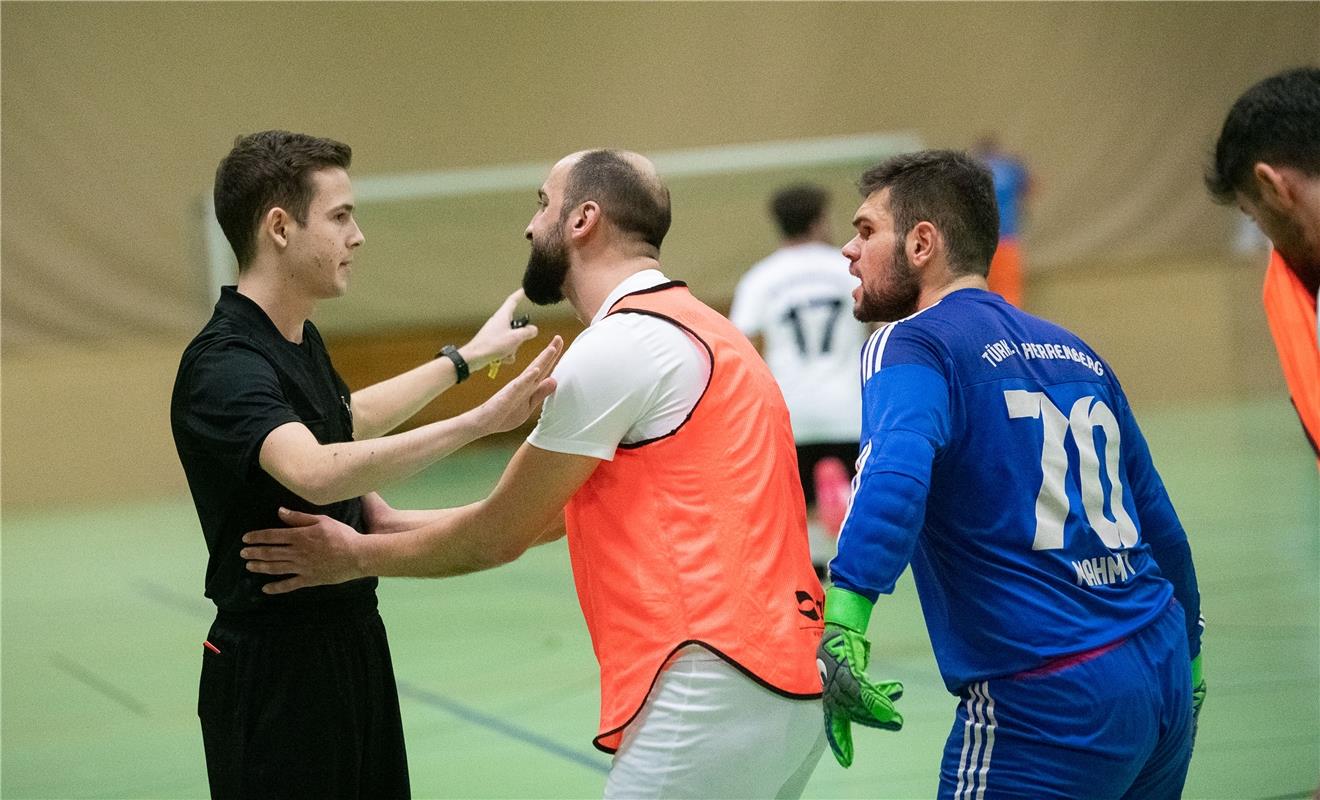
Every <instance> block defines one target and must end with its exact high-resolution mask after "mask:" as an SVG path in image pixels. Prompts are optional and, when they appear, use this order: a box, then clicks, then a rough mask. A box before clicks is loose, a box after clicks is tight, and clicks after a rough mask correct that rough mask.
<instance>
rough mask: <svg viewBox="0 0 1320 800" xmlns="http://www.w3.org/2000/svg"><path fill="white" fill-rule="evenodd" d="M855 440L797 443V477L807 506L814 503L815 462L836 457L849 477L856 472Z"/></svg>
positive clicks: (856, 450) (856, 451)
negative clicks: (800, 482)
mask: <svg viewBox="0 0 1320 800" xmlns="http://www.w3.org/2000/svg"><path fill="white" fill-rule="evenodd" d="M857 453H858V447H857V441H856V440H853V441H850V442H816V443H814V444H800V445H797V461H798V479H799V480H801V481H802V495H803V496H804V497H805V498H806V499H807V507H808V508H810V507H812V506H814V505H816V475H815V470H816V464H817V462H819V461H821V460H823V459H826V458H837V459H839V460H840V461H842V462H843V468H844V469H845V470H847V472H848V478H849V479H851V478H852V477H853V476H854V475H856V474H857Z"/></svg>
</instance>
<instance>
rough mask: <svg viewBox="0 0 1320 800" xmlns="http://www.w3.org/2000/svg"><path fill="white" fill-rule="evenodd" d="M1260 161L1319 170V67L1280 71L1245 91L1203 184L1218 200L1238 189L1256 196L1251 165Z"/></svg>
mask: <svg viewBox="0 0 1320 800" xmlns="http://www.w3.org/2000/svg"><path fill="white" fill-rule="evenodd" d="M1262 161H1263V162H1265V163H1267V164H1271V165H1275V166H1284V167H1292V168H1294V169H1299V170H1301V171H1302V172H1304V173H1306V174H1307V175H1311V176H1315V175H1320V69H1317V68H1315V67H1301V68H1299V69H1292V70H1289V71H1287V72H1281V73H1279V74H1278V75H1273V76H1271V77H1269V78H1266V79H1265V80H1263V81H1261V82H1260V83H1258V84H1256V85H1255V86H1252V87H1251V88H1250V89H1248V90H1247V91H1245V92H1243V94H1242V96H1241V97H1239V98H1238V99H1237V102H1236V103H1234V104H1233V108H1232V109H1231V110H1229V112H1228V117H1227V118H1226V119H1225V120H1224V127H1223V129H1222V130H1221V131H1220V132H1219V141H1218V142H1217V143H1216V144H1215V154H1214V161H1213V163H1211V165H1210V167H1209V168H1208V169H1207V170H1206V173H1205V186H1206V188H1207V189H1209V190H1210V194H1211V195H1213V196H1214V198H1215V200H1217V201H1218V202H1220V203H1226V204H1227V203H1232V202H1234V199H1235V197H1236V195H1237V193H1238V192H1242V193H1244V194H1246V195H1248V196H1249V197H1255V196H1256V184H1255V181H1253V180H1252V178H1251V174H1252V168H1253V167H1254V166H1255V165H1256V164H1257V163H1259V162H1262Z"/></svg>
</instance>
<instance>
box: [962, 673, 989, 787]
mask: <svg viewBox="0 0 1320 800" xmlns="http://www.w3.org/2000/svg"><path fill="white" fill-rule="evenodd" d="M967 690H968V697H967V700H966V701H965V703H966V706H967V722H966V723H965V724H964V725H963V746H962V754H961V755H960V756H959V758H958V785H957V787H956V788H955V789H954V791H953V797H954V800H973V798H975V800H984V798H985V784H986V774H987V773H988V772H989V771H990V757H991V755H992V753H993V752H994V749H995V728H996V727H997V723H996V722H995V701H994V698H993V697H991V696H990V684H989V683H988V682H986V681H981V682H980V683H974V684H972V685H970V686H968V687H967ZM978 782H979V784H980V785H979V787H978V785H977V784H978Z"/></svg>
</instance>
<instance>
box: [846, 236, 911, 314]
mask: <svg viewBox="0 0 1320 800" xmlns="http://www.w3.org/2000/svg"><path fill="white" fill-rule="evenodd" d="M920 297H921V282H920V281H919V280H918V279H917V275H916V272H915V271H914V270H913V269H912V262H911V261H908V257H907V252H906V251H905V250H904V249H903V240H902V239H899V241H898V243H897V245H896V246H895V247H894V257H893V260H892V262H891V263H890V266H889V277H888V279H887V280H886V281H885V283H884V285H883V286H880V287H879V288H877V289H874V290H868V289H867V287H866V284H865V283H863V284H862V296H861V299H860V300H858V301H857V306H856V307H855V308H854V309H853V316H854V317H856V318H857V319H858V320H860V321H862V322H893V321H894V320H896V319H903V318H904V317H910V316H912V315H913V314H915V313H917V301H918V300H919V299H920Z"/></svg>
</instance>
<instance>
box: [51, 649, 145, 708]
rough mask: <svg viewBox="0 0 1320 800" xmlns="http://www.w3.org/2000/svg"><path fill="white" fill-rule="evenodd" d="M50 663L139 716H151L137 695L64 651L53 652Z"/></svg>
mask: <svg viewBox="0 0 1320 800" xmlns="http://www.w3.org/2000/svg"><path fill="white" fill-rule="evenodd" d="M50 663H51V664H52V665H53V666H54V667H55V668H56V669H58V670H59V671H60V672H63V673H64V674H66V675H68V676H69V677H71V678H73V679H74V680H76V681H78V682H79V683H81V684H83V685H84V686H86V687H88V688H89V689H91V690H92V691H94V692H96V693H97V694H99V695H102V696H103V697H108V698H109V699H111V700H113V701H114V702H116V703H118V704H119V705H121V706H123V707H124V708H126V709H128V710H129V711H132V712H133V713H134V714H137V715H138V716H139V717H150V716H151V714H150V712H148V711H147V707H146V706H144V705H143V704H142V703H141V702H140V701H139V700H138V699H137V698H136V697H134V696H133V695H131V694H129V693H128V692H126V691H124V690H123V689H120V688H119V687H118V686H115V685H114V684H112V683H110V682H109V681H107V680H105V679H104V678H102V677H101V676H99V675H97V674H96V673H94V672H92V671H91V670H90V669H88V668H87V667H85V666H83V665H82V664H79V663H78V662H77V661H74V660H73V659H71V658H69V657H68V656H66V655H64V654H63V653H51V656H50Z"/></svg>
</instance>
